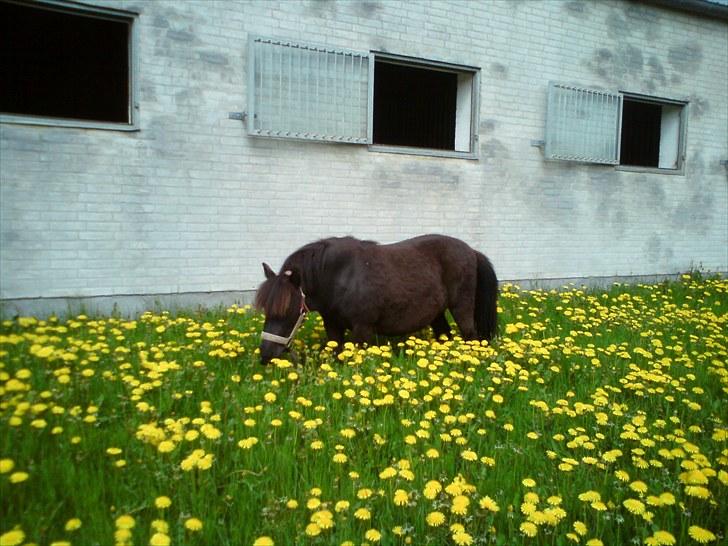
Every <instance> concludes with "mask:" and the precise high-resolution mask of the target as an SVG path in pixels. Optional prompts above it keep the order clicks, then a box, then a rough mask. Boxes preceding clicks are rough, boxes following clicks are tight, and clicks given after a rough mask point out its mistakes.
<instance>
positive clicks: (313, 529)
mask: <svg viewBox="0 0 728 546" xmlns="http://www.w3.org/2000/svg"><path fill="white" fill-rule="evenodd" d="M306 534H307V535H308V536H310V537H317V536H319V535H320V534H321V527H319V526H318V525H317V524H316V523H309V524H308V525H306Z"/></svg>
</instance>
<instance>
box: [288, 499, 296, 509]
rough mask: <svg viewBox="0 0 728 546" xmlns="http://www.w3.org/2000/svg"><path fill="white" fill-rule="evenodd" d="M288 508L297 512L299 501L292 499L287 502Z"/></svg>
mask: <svg viewBox="0 0 728 546" xmlns="http://www.w3.org/2000/svg"><path fill="white" fill-rule="evenodd" d="M286 508H288V509H290V510H295V509H296V508H298V501H297V500H296V499H290V500H289V501H287V502H286Z"/></svg>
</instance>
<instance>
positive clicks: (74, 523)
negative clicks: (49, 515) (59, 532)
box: [63, 518, 81, 532]
mask: <svg viewBox="0 0 728 546" xmlns="http://www.w3.org/2000/svg"><path fill="white" fill-rule="evenodd" d="M63 528H64V529H65V530H66V531H69V532H70V531H76V530H78V529H80V528H81V520H80V519H78V518H71V519H69V520H68V521H67V522H66V525H65V526H64V527H63Z"/></svg>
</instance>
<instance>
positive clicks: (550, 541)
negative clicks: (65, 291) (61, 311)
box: [0, 274, 728, 546]
mask: <svg viewBox="0 0 728 546" xmlns="http://www.w3.org/2000/svg"><path fill="white" fill-rule="evenodd" d="M499 307H500V336H499V337H498V338H497V339H496V340H495V341H494V342H493V343H492V344H488V343H487V342H482V343H481V342H464V341H462V340H460V339H458V338H457V337H454V338H453V339H451V340H445V339H440V340H437V339H433V338H432V336H431V333H429V332H422V333H420V335H419V336H417V337H411V338H409V339H402V340H394V341H392V342H391V343H389V344H386V345H381V346H370V347H355V346H353V345H350V344H347V345H346V346H345V347H343V350H342V351H341V352H340V353H339V354H337V352H336V351H335V350H334V348H333V347H331V346H329V345H327V343H326V340H325V337H324V333H323V328H322V326H321V322H320V319H319V318H318V317H317V316H316V315H315V314H312V315H310V316H309V317H308V319H307V321H306V323H305V325H304V327H303V328H302V330H301V332H300V333H299V334H298V336H297V339H296V341H295V350H296V352H297V353H298V356H299V358H298V361H297V362H292V361H288V360H276V361H274V363H273V364H272V365H270V366H267V367H263V366H261V365H260V364H259V363H258V362H257V357H256V347H257V345H258V343H259V335H260V330H261V327H262V317H261V316H260V315H259V314H257V313H256V312H254V311H253V310H252V309H250V308H249V307H245V306H243V307H239V306H233V307H231V308H229V309H222V310H218V311H217V312H202V311H196V312H190V313H184V314H178V315H174V314H170V313H166V312H164V313H151V312H149V313H145V314H143V315H141V316H140V317H137V318H136V319H135V320H129V319H126V318H122V317H113V316H105V317H90V316H85V315H79V316H73V317H69V318H63V319H58V318H53V317H52V318H49V319H46V320H39V319H36V318H33V317H19V318H16V319H13V320H6V321H4V322H2V325H1V328H0V545H1V546H10V545H19V544H38V545H53V546H62V545H68V544H74V545H84V546H85V545H96V544H98V545H101V544H103V545H107V544H115V545H117V546H130V545H147V544H149V545H160V546H163V545H168V544H172V545H182V544H189V545H236V546H270V545H273V544H276V545H294V544H312V545H317V544H318V545H329V544H332V545H345V546H351V545H361V544H369V545H378V544H382V545H390V544H392V545H393V544H398V545H399V544H413V545H449V544H455V545H458V546H462V545H470V544H474V545H478V544H483V545H485V544H494V545H503V544H509V545H510V544H518V545H566V544H583V545H586V546H600V545H603V546H615V545H631V544H634V545H638V544H646V545H671V544H680V545H683V544H685V545H690V544H726V541H727V540H728V404H726V397H727V394H728V367H727V366H726V362H727V361H728V280H726V279H722V278H720V277H708V276H702V275H699V274H691V275H683V276H682V277H681V278H680V279H679V280H677V281H676V282H664V283H659V284H641V285H623V284H622V285H620V284H614V285H611V286H609V287H606V288H604V289H586V288H583V287H577V286H566V287H563V288H562V289H560V290H523V289H520V288H519V287H517V286H513V285H505V286H501V293H500V299H499ZM292 360H293V359H292Z"/></svg>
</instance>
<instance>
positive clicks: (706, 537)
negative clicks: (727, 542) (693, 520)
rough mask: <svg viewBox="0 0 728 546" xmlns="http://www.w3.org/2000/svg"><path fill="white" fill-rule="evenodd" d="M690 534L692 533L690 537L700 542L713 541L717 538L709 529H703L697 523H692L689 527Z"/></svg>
mask: <svg viewBox="0 0 728 546" xmlns="http://www.w3.org/2000/svg"><path fill="white" fill-rule="evenodd" d="M688 535H690V538H692V539H693V540H694V541H695V542H699V543H700V544H707V543H708V542H713V541H714V540H716V538H717V537H716V536H715V535H714V534H713V533H712V532H710V531H709V530H708V529H703V528H702V527H698V526H697V525H691V526H690V527H688Z"/></svg>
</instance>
